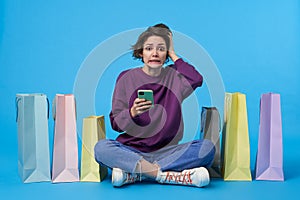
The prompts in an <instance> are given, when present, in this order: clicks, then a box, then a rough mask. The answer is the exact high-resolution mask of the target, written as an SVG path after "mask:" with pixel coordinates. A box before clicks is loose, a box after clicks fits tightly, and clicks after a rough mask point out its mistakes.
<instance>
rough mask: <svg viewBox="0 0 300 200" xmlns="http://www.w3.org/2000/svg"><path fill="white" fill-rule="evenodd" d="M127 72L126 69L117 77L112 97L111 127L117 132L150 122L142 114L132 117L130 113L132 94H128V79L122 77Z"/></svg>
mask: <svg viewBox="0 0 300 200" xmlns="http://www.w3.org/2000/svg"><path fill="white" fill-rule="evenodd" d="M125 73H126V71H125V72H123V73H121V74H120V75H119V77H118V79H117V82H116V86H115V89H114V93H113V98H112V110H111V112H110V114H109V118H110V123H111V127H112V129H113V130H115V131H117V132H125V131H127V130H129V129H132V128H134V127H135V126H136V125H143V124H145V123H148V122H147V121H146V122H145V120H144V119H142V118H141V116H140V115H137V116H136V117H132V116H131V114H130V108H131V106H132V105H131V104H132V103H133V102H130V97H131V94H127V91H128V90H127V89H126V79H125V78H124V79H122V78H121V77H122V76H123V75H124V74H125Z"/></svg>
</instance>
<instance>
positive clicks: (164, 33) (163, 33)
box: [131, 23, 172, 62]
mask: <svg viewBox="0 0 300 200" xmlns="http://www.w3.org/2000/svg"><path fill="white" fill-rule="evenodd" d="M170 34H172V32H171V30H170V28H169V27H168V26H167V25H165V24H163V23H160V24H156V25H154V26H150V27H148V29H147V30H146V31H144V32H143V33H142V34H141V35H140V36H139V37H138V40H137V42H136V43H135V44H134V45H132V47H131V49H132V50H133V53H132V56H133V57H134V58H135V59H141V60H142V61H143V57H142V56H141V54H143V46H144V43H145V41H146V40H147V39H148V38H149V37H151V36H159V37H162V38H163V39H164V40H165V42H166V45H167V49H169V48H170V37H169V35H170ZM168 61H169V56H168V53H167V57H166V62H168ZM143 62H144V61H143Z"/></svg>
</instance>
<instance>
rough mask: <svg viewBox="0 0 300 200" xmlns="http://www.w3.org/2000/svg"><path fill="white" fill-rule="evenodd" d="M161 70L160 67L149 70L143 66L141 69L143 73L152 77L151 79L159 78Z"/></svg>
mask: <svg viewBox="0 0 300 200" xmlns="http://www.w3.org/2000/svg"><path fill="white" fill-rule="evenodd" d="M161 69H162V67H160V68H150V67H148V66H146V65H144V66H143V67H142V70H143V72H145V73H146V74H147V75H149V76H153V77H157V76H159V75H160V74H161Z"/></svg>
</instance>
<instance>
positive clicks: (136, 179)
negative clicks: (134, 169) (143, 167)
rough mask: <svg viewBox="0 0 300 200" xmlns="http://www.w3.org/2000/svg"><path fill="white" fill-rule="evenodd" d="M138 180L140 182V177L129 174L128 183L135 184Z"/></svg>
mask: <svg viewBox="0 0 300 200" xmlns="http://www.w3.org/2000/svg"><path fill="white" fill-rule="evenodd" d="M138 180H140V176H139V175H138V174H131V173H127V177H126V182H128V183H133V182H135V181H138Z"/></svg>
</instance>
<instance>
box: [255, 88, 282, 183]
mask: <svg viewBox="0 0 300 200" xmlns="http://www.w3.org/2000/svg"><path fill="white" fill-rule="evenodd" d="M282 154H283V152H282V122H281V106H280V95H279V94H274V93H266V94H263V95H262V96H261V99H260V124H259V138H258V150H257V157H256V167H255V171H256V176H255V177H256V180H272V181H284V174H283V155H282Z"/></svg>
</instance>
